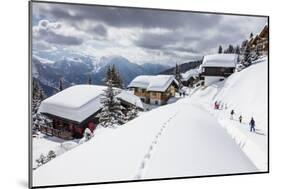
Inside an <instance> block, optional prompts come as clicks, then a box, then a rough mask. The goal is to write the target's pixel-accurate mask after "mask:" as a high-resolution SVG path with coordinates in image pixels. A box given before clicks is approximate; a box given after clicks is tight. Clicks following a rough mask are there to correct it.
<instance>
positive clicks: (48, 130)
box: [40, 126, 73, 140]
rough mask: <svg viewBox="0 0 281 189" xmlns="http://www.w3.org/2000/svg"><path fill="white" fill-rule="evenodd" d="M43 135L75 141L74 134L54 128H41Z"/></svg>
mask: <svg viewBox="0 0 281 189" xmlns="http://www.w3.org/2000/svg"><path fill="white" fill-rule="evenodd" d="M40 131H41V133H44V134H46V135H49V136H56V137H59V138H62V139H65V140H71V139H73V136H72V133H71V132H69V131H66V130H59V129H54V128H52V127H46V126H40Z"/></svg>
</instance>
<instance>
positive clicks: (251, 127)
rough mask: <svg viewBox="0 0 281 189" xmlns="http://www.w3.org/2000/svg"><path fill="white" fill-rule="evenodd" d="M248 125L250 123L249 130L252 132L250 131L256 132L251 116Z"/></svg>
mask: <svg viewBox="0 0 281 189" xmlns="http://www.w3.org/2000/svg"><path fill="white" fill-rule="evenodd" d="M249 125H250V132H252V131H254V132H256V129H255V127H256V123H255V120H254V118H253V117H252V119H251V121H250V123H249Z"/></svg>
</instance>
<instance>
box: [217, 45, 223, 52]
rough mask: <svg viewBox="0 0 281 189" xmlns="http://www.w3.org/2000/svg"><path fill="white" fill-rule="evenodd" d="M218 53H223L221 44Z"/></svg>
mask: <svg viewBox="0 0 281 189" xmlns="http://www.w3.org/2000/svg"><path fill="white" fill-rule="evenodd" d="M218 53H219V54H221V53H222V46H221V45H220V46H219V50H218Z"/></svg>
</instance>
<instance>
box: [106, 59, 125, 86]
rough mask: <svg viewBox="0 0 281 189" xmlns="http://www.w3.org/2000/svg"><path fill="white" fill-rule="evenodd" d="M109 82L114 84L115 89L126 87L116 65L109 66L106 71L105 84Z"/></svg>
mask: <svg viewBox="0 0 281 189" xmlns="http://www.w3.org/2000/svg"><path fill="white" fill-rule="evenodd" d="M109 80H110V81H111V82H112V86H113V87H117V88H120V89H122V88H123V87H124V86H123V81H122V78H121V76H120V74H119V72H118V70H117V69H116V68H115V65H114V64H113V65H112V66H108V68H107V71H106V77H105V83H107V82H108V81H109Z"/></svg>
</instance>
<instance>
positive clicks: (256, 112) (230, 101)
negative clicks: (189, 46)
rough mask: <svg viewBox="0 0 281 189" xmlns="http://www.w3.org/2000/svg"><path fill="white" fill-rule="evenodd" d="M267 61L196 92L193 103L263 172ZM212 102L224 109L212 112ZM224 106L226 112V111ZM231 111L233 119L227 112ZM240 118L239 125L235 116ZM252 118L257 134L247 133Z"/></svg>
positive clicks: (265, 140)
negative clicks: (224, 130) (207, 114)
mask: <svg viewBox="0 0 281 189" xmlns="http://www.w3.org/2000/svg"><path fill="white" fill-rule="evenodd" d="M267 69H268V61H267V58H266V57H265V58H262V59H260V60H259V61H257V63H256V64H254V65H252V66H250V67H248V68H246V69H244V70H242V71H240V72H236V73H234V74H233V75H231V76H230V77H229V78H227V79H226V80H225V81H223V82H218V83H215V84H213V85H211V86H209V87H207V88H201V89H197V90H195V92H194V94H192V97H191V98H192V99H193V101H196V103H198V104H201V105H202V107H204V109H206V110H208V111H209V112H210V113H211V114H212V115H213V116H214V117H216V118H217V120H218V121H219V123H220V125H221V126H223V127H224V128H225V129H226V130H227V131H228V133H229V134H230V135H231V137H232V138H234V139H235V141H236V142H237V143H238V144H239V145H240V147H241V148H242V150H243V151H244V152H245V154H247V156H248V157H249V158H250V159H251V160H252V162H253V163H254V164H255V165H256V166H257V167H258V168H259V170H260V171H266V170H267V169H268V167H267V162H268V159H267V154H268V153H267V152H268V149H267V146H268V113H267V112H268V75H267V74H268V72H267ZM215 101H217V102H220V104H221V105H223V106H224V107H223V108H222V109H221V110H214V108H213V107H214V103H215ZM226 107H227V109H225V108H226ZM231 110H234V112H235V115H234V120H230V119H229V118H230V111H231ZM240 115H241V116H242V123H239V122H238V117H239V116H240ZM251 117H253V118H254V119H255V122H256V132H255V133H251V132H249V122H250V119H251Z"/></svg>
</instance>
